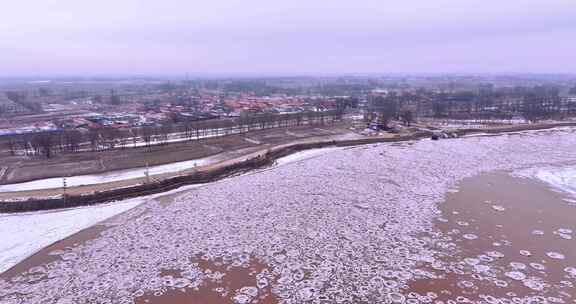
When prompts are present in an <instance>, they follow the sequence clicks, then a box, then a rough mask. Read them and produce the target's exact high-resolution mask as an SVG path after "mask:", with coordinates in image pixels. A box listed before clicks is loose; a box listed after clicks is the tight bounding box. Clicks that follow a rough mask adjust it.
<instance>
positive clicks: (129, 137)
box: [4, 111, 342, 158]
mask: <svg viewBox="0 0 576 304" xmlns="http://www.w3.org/2000/svg"><path fill="white" fill-rule="evenodd" d="M341 116H342V112H341V111H325V112H305V113H294V114H282V115H273V114H260V115H243V116H241V117H239V118H237V119H216V120H206V121H186V122H181V123H173V122H171V121H167V122H165V123H163V124H158V125H151V126H144V127H137V128H136V127H135V128H122V129H119V128H113V127H103V128H97V129H88V130H76V129H72V130H60V131H49V132H41V133H34V134H22V135H12V136H9V137H8V138H4V142H5V143H6V145H7V146H8V150H9V151H10V153H11V154H12V155H16V154H17V153H18V151H23V152H24V153H25V154H28V155H42V156H44V157H46V158H51V157H53V156H54V155H55V154H58V153H76V152H83V151H92V152H98V151H110V150H114V149H126V148H129V147H141V146H144V147H147V148H148V149H150V148H151V147H152V146H153V145H165V144H167V143H169V142H170V141H171V140H174V141H183V140H188V141H192V140H203V139H207V138H213V137H220V136H226V135H231V134H240V133H246V132H251V131H255V130H264V129H271V128H288V127H297V126H305V125H308V126H315V125H326V124H332V123H334V122H335V121H336V120H339V119H340V118H341Z"/></svg>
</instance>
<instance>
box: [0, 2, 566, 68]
mask: <svg viewBox="0 0 576 304" xmlns="http://www.w3.org/2000/svg"><path fill="white" fill-rule="evenodd" d="M0 1H1V2H4V3H2V6H1V7H2V14H1V19H0V20H1V22H0V75H2V76H41V75H78V76H80V75H84V76H88V75H183V74H185V73H189V74H191V75H203V74H205V75H226V74H246V75H304V74H306V75H309V74H310V75H314V74H318V75H322V74H364V73H370V74H387V73H525V72H529V73H576V60H575V59H576V0H400V1H398V0H394V1H391V0H355V1H348V0H347V1H342V0H289V1H286V0H285V1H281V0H280V1H279V0H209V1H202V0H98V1H95V0H18V1H10V0H0Z"/></svg>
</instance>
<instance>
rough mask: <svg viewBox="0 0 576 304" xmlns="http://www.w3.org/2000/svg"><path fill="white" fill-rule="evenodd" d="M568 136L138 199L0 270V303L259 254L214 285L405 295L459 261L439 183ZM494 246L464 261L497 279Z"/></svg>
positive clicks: (159, 288)
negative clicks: (235, 275)
mask: <svg viewBox="0 0 576 304" xmlns="http://www.w3.org/2000/svg"><path fill="white" fill-rule="evenodd" d="M574 146H576V136H575V135H574V134H573V133H572V131H571V130H562V131H557V132H548V133H546V134H532V133H531V134H526V135H522V134H516V135H504V136H497V137H474V138H463V139H450V140H440V141H419V142H415V143H410V144H403V145H392V144H380V145H368V146H362V147H356V148H353V149H344V150H339V151H333V152H331V153H327V154H325V155H322V156H321V157H314V158H310V159H307V160H303V161H298V162H293V163H289V164H286V165H282V166H278V167H276V168H273V169H271V170H264V171H262V172H259V173H257V174H247V175H242V176H237V177H233V178H229V179H226V180H223V181H221V182H218V183H215V184H209V185H206V186H203V187H200V188H197V189H194V190H190V191H185V192H182V193H181V194H179V195H177V196H176V198H175V199H174V201H173V202H172V203H171V204H168V205H166V204H165V203H161V202H157V201H154V200H152V201H150V202H149V203H147V204H143V205H141V206H139V207H136V208H134V209H132V211H130V212H128V213H124V214H123V215H121V216H120V217H121V218H123V219H124V221H123V222H122V224H119V225H116V226H114V227H111V228H110V229H107V230H106V231H104V232H103V233H102V234H101V236H100V237H99V238H97V239H94V240H91V241H89V242H86V243H85V244H83V245H79V246H77V247H74V248H70V249H68V250H66V251H65V252H60V253H58V254H59V255H60V256H61V259H59V260H56V261H53V262H50V263H49V264H48V265H44V267H35V268H34V269H31V270H30V271H28V272H26V273H23V274H22V275H19V276H17V277H14V278H11V279H10V280H2V279H0V302H2V301H4V302H6V303H29V304H36V303H55V302H57V301H61V302H62V303H78V302H83V303H86V302H88V303H134V301H135V298H136V297H138V296H141V295H143V294H156V295H162V294H163V293H165V292H166V291H168V290H173V289H175V288H179V289H194V288H198V287H201V286H204V284H205V283H210V282H211V283H214V284H216V283H218V282H219V281H221V280H222V278H223V277H224V278H225V276H226V274H225V273H220V272H217V271H214V270H212V269H205V268H202V267H201V266H200V264H199V263H197V262H198V261H195V260H198V259H202V260H205V261H207V262H212V263H216V262H218V263H223V264H224V265H227V266H228V267H248V266H249V265H250V264H251V263H252V262H254V261H257V262H258V263H260V264H262V265H265V266H266V269H264V270H262V271H261V272H260V273H258V274H256V277H257V278H258V282H252V283H250V284H251V285H250V286H246V287H245V288H244V289H239V290H225V289H221V290H222V295H223V296H225V294H226V295H228V296H231V295H232V296H233V295H236V297H238V298H242V299H243V300H251V299H252V298H250V297H252V295H253V294H255V292H253V291H254V288H257V287H254V286H264V285H266V284H270V285H271V286H272V291H273V292H274V294H275V295H276V296H277V298H278V299H279V301H280V302H281V303H303V302H310V303H322V301H324V302H326V301H328V302H330V303H351V302H365V303H389V302H390V301H400V302H403V301H404V299H405V295H403V294H402V292H403V290H404V289H405V288H406V286H407V284H408V283H409V282H410V281H411V280H414V279H433V278H435V277H436V276H438V275H442V273H444V272H443V271H448V270H449V269H454V267H462V265H461V264H462V263H457V264H449V263H450V261H449V260H448V261H446V259H441V258H440V257H441V256H445V255H451V254H453V253H454V252H456V251H457V244H455V243H453V242H452V241H451V238H450V235H446V234H445V233H443V232H441V231H439V230H436V229H435V228H434V225H433V220H434V219H436V218H437V217H438V216H439V214H440V211H439V209H438V204H439V203H441V202H442V201H443V199H444V195H445V193H446V191H447V190H448V189H450V188H452V187H454V186H455V185H457V183H458V182H459V181H461V180H462V179H463V178H466V177H470V176H474V175H477V174H481V173H484V172H489V171H493V170H517V169H521V168H526V167H534V166H543V165H558V164H561V163H566V162H570V161H572V162H574V161H576V150H574ZM475 237H476V236H475ZM500 255H501V254H500V253H498V252H495V251H492V252H489V253H487V256H486V257H484V260H481V261H480V260H479V261H478V262H475V263H474V265H473V266H474V267H472V270H467V271H475V270H474V269H476V270H477V271H481V273H474V274H475V275H476V277H478V276H480V278H481V279H482V280H485V281H487V282H493V283H494V284H496V285H498V286H503V285H505V284H508V283H507V282H506V281H505V280H511V279H510V277H509V276H506V273H508V274H509V273H510V270H507V271H504V270H502V269H491V268H490V266H489V265H487V263H488V262H486V261H490V260H493V259H494V258H497V257H499V256H500ZM458 262H459V261H458ZM478 263H481V264H478ZM423 265H426V266H427V268H423V267H421V266H423ZM430 267H432V268H433V269H436V270H437V271H436V272H430V271H426V270H425V269H430ZM163 270H171V272H172V273H177V274H178V275H177V276H178V278H175V277H172V276H168V275H165V274H164V272H163ZM464 270H466V269H463V270H462V271H464ZM488 270H490V271H488ZM471 274H472V273H471ZM513 277H515V278H521V277H522V278H523V276H516V275H514V276H513ZM46 278H50V279H49V280H47V279H46ZM544 279H545V278H538V279H537V280H536V279H535V278H533V277H527V278H525V280H526V281H524V284H525V285H526V286H531V287H534V288H536V287H537V288H546V289H547V290H554V288H556V287H557V286H556V285H555V283H554V282H547V283H546V284H544V285H542V284H540V283H539V282H540V280H544ZM175 280H178V282H177V283H178V284H176V285H177V286H178V287H175ZM261 282H264V283H266V284H261ZM259 284H260V285H259ZM63 286H65V287H63ZM242 290H244V291H246V290H249V291H250V292H249V293H246V292H243V291H242ZM421 297H422V301H423V302H425V303H430V302H432V301H433V298H434V296H433V295H431V294H428V295H421ZM520 300H522V299H520ZM508 301H510V299H508ZM4 302H2V303H4Z"/></svg>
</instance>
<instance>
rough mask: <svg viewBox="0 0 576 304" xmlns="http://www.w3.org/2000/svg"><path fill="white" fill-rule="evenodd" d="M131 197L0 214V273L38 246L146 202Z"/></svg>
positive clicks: (30, 253) (36, 249)
mask: <svg viewBox="0 0 576 304" xmlns="http://www.w3.org/2000/svg"><path fill="white" fill-rule="evenodd" d="M144 201H145V199H144V198H136V199H130V200H127V201H124V202H117V203H111V204H107V205H99V206H90V207H82V208H75V209H69V210H61V211H50V212H31V213H24V214H2V215H0V273H2V272H4V271H6V270H7V269H9V268H11V267H12V266H14V265H16V264H17V263H19V262H20V261H22V260H24V259H25V258H27V257H28V256H30V255H32V254H34V253H35V252H37V251H38V250H40V249H42V248H44V247H46V246H48V245H50V244H52V243H54V242H57V241H59V240H61V239H64V238H66V237H68V236H70V235H72V234H74V233H76V232H78V231H80V230H83V229H85V228H88V227H90V226H92V225H94V224H96V223H98V222H101V221H103V220H105V219H108V218H110V217H112V216H114V215H117V214H120V213H122V212H124V211H126V210H129V209H132V208H134V207H135V206H137V205H139V204H141V203H142V202H144Z"/></svg>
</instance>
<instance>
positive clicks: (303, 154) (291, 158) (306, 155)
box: [276, 147, 344, 165]
mask: <svg viewBox="0 0 576 304" xmlns="http://www.w3.org/2000/svg"><path fill="white" fill-rule="evenodd" d="M342 149H344V148H334V147H332V148H320V149H311V150H304V151H300V152H296V153H293V154H290V155H287V156H284V157H281V158H279V159H277V160H276V164H277V165H285V164H289V163H294V162H298V161H302V160H306V159H310V158H314V157H318V156H320V155H324V154H326V153H330V152H334V151H338V150H342Z"/></svg>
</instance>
